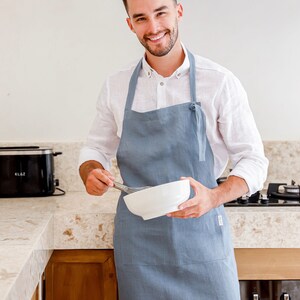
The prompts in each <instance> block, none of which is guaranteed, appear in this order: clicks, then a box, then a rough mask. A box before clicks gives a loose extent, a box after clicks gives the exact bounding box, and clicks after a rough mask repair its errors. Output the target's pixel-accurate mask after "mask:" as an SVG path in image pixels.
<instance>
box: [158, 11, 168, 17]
mask: <svg viewBox="0 0 300 300" xmlns="http://www.w3.org/2000/svg"><path fill="white" fill-rule="evenodd" d="M165 14H166V12H164V11H161V12H159V13H158V14H157V16H158V17H160V16H164V15H165Z"/></svg>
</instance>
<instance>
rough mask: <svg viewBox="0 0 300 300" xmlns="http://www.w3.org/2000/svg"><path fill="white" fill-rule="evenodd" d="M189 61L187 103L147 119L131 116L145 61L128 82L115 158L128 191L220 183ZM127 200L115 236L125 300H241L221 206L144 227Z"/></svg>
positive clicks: (144, 115) (120, 206)
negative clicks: (184, 180) (187, 181)
mask: <svg viewBox="0 0 300 300" xmlns="http://www.w3.org/2000/svg"><path fill="white" fill-rule="evenodd" d="M188 55H189V61H190V94H191V101H190V102H187V103H183V104H178V105H174V106H170V107H166V108H162V109H158V110H153V111H149V112H145V113H139V112H136V111H133V110H132V109H131V107H132V103H133V99H134V94H135V88H136V85H137V84H138V77H139V73H140V71H141V66H142V61H140V62H139V64H138V65H137V67H136V69H135V71H134V73H133V75H132V77H131V80H130V83H129V91H128V95H127V100H126V106H125V112H124V121H123V132H122V136H121V140H120V145H119V148H118V152H117V161H118V166H119V168H120V173H121V176H122V178H123V180H124V184H126V185H128V186H145V185H148V186H155V185H159V184H163V183H167V182H171V181H175V180H179V178H180V177H181V176H186V177H188V176H191V177H193V178H195V179H196V180H198V181H200V182H201V183H202V184H203V185H205V186H206V187H208V188H214V187H215V186H216V185H217V184H216V180H215V178H214V157H213V153H212V150H211V147H210V145H209V142H208V139H207V136H206V129H205V115H204V113H203V110H202V109H201V105H200V103H199V102H197V100H196V88H195V80H196V79H195V61H194V56H193V55H192V54H191V53H189V52H188ZM191 194H193V192H192V191H191ZM123 196H124V194H123V193H122V194H121V196H120V199H119V202H118V207H117V213H116V217H115V233H114V249H115V263H116V269H117V277H118V288H119V297H120V300H142V299H143V300H148V299H149V300H150V299H151V300H152V299H162V300H177V299H178V300H179V299H182V300H194V299H195V300H196V299H197V300H199V299H209V300H217V299H221V300H227V299H228V300H237V299H240V298H239V297H240V296H239V286H238V279H237V273H236V265H235V260H234V254H233V246H232V242H231V239H230V228H229V224H228V221H227V218H226V216H225V212H224V207H223V206H220V207H218V208H216V209H213V210H211V211H210V212H208V213H207V214H205V215H204V216H201V217H200V218H193V219H177V218H169V217H166V216H162V217H159V218H155V219H151V220H147V221H144V220H143V219H142V218H141V217H139V216H136V215H134V214H132V213H131V212H129V210H128V209H127V207H126V204H125V202H124V200H123Z"/></svg>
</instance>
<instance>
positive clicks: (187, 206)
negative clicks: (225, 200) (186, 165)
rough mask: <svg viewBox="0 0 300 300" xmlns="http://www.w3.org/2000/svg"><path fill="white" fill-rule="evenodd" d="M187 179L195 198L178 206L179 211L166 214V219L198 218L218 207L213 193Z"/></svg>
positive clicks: (198, 183) (211, 190) (194, 181)
mask: <svg viewBox="0 0 300 300" xmlns="http://www.w3.org/2000/svg"><path fill="white" fill-rule="evenodd" d="M181 179H188V180H189V181H190V185H191V187H192V188H193V190H194V193H195V196H194V197H193V198H191V199H189V200H187V201H185V202H183V203H182V204H180V205H179V210H178V211H175V212H172V213H169V214H167V216H168V217H173V218H181V219H189V218H198V217H200V216H202V215H204V214H205V213H207V212H208V211H210V210H211V209H213V208H215V207H217V206H218V203H217V199H216V195H215V191H214V190H213V189H209V188H207V187H205V186H204V185H203V184H201V183H200V182H198V181H196V180H195V179H193V178H192V177H187V178H181Z"/></svg>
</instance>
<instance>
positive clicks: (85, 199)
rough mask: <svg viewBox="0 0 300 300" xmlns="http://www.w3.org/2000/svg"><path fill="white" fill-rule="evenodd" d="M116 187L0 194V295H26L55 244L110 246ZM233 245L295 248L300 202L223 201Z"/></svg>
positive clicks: (299, 242) (11, 299) (299, 243)
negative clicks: (97, 191)
mask: <svg viewBox="0 0 300 300" xmlns="http://www.w3.org/2000/svg"><path fill="white" fill-rule="evenodd" d="M118 195H119V192H118V191H114V190H111V191H109V192H108V193H107V194H106V195H105V196H103V197H96V196H89V195H87V194H86V193H83V192H69V193H67V194H66V195H65V196H60V197H42V198H12V199H0V299H3V300H15V299H22V300H23V299H24V300H26V299H31V295H32V294H33V292H34V290H35V288H36V285H37V283H38V281H39V278H40V276H41V274H42V273H43V271H44V268H45V266H46V264H47V262H48V260H49V258H50V256H51V253H52V251H53V250H54V249H112V248H113V238H112V236H113V228H114V226H113V221H114V216H115V210H116V205H117V199H118ZM226 212H227V215H228V218H229V221H230V224H231V227H232V235H233V241H234V246H235V248H300V207H280V208H279V207H260V208H259V207H227V208H226Z"/></svg>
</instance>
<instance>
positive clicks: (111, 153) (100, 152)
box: [78, 80, 120, 169]
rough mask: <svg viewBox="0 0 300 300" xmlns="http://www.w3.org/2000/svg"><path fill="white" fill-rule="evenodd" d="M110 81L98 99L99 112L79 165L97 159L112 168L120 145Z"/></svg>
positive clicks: (81, 154) (106, 83)
mask: <svg viewBox="0 0 300 300" xmlns="http://www.w3.org/2000/svg"><path fill="white" fill-rule="evenodd" d="M108 86H109V81H108V80H107V81H106V82H105V83H104V85H103V87H102V89H101V92H100V95H99V98H98V101H97V114H96V117H95V118H94V121H93V123H92V126H91V129H90V132H89V134H88V137H87V140H86V142H85V144H84V146H83V148H82V149H81V151H80V155H79V162H78V163H79V166H80V165H81V164H83V163H84V162H85V161H88V160H95V161H98V162H100V163H101V164H102V166H103V167H104V168H105V169H110V167H111V159H112V158H113V157H115V155H116V151H117V148H118V145H119V140H120V139H119V137H118V136H117V124H116V121H115V118H114V115H113V113H112V110H111V108H110V105H109V98H110V95H109V88H108Z"/></svg>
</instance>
